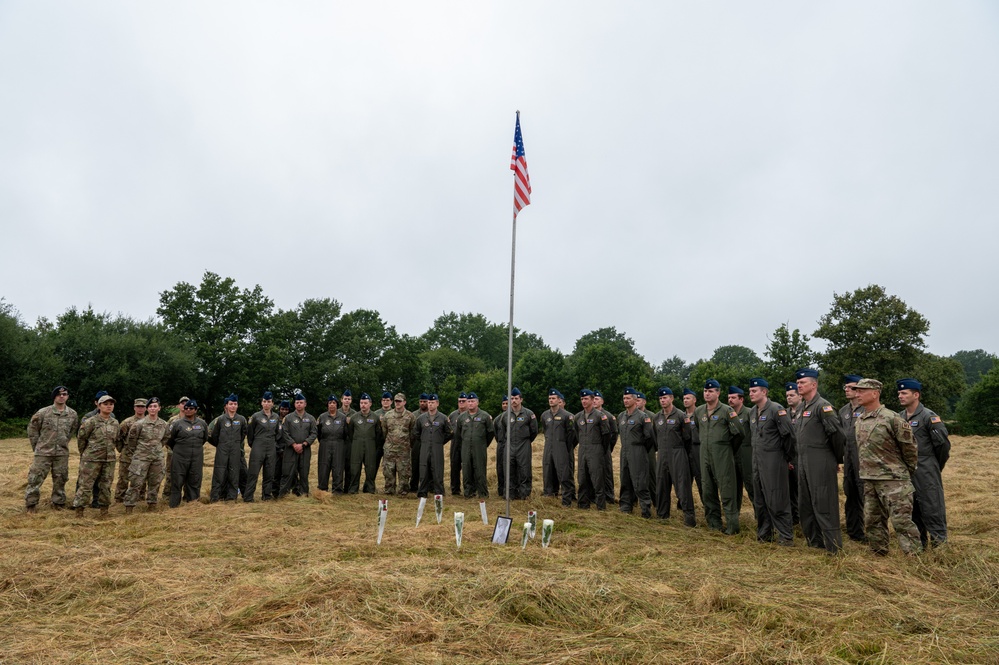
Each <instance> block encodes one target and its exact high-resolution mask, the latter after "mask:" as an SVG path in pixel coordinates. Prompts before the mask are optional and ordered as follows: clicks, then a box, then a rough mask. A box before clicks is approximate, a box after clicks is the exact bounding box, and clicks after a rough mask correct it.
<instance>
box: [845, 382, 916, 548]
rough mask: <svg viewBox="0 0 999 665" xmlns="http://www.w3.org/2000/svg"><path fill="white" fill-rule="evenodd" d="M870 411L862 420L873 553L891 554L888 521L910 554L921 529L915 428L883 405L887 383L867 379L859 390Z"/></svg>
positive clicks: (862, 471)
mask: <svg viewBox="0 0 999 665" xmlns="http://www.w3.org/2000/svg"><path fill="white" fill-rule="evenodd" d="M854 390H856V391H857V396H858V400H859V402H860V406H862V407H864V413H863V414H862V415H861V416H860V417H859V418H858V419H857V422H856V428H857V452H858V454H859V456H860V477H861V478H862V479H863V480H864V527H865V528H866V531H867V542H868V543H869V544H870V547H871V551H872V552H874V553H875V554H878V555H881V556H885V555H887V554H888V521H889V519H890V520H891V524H892V526H893V527H894V528H895V535H896V536H898V544H899V546H900V547H901V548H902V551H903V552H905V553H906V554H919V553H920V552H922V551H923V547H922V545H921V544H920V542H919V529H917V528H916V525H915V524H914V523H913V521H912V495H913V489H912V482H911V480H910V477H911V474H912V472H914V471H915V470H916V461H917V460H918V453H917V451H916V441H915V439H913V437H912V428H911V427H910V426H909V423H908V422H906V421H905V419H904V418H902V416H900V415H898V414H897V413H895V412H894V411H891V410H889V409H888V408H887V407H885V406H884V405H882V404H881V382H880V381H876V380H874V379H863V380H861V381H859V382H858V383H857V386H856V387H855V388H854Z"/></svg>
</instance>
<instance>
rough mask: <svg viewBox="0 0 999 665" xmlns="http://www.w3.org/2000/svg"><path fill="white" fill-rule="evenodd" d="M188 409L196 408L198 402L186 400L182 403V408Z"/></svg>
mask: <svg viewBox="0 0 999 665" xmlns="http://www.w3.org/2000/svg"><path fill="white" fill-rule="evenodd" d="M189 407H190V408H192V409H196V408H198V402H197V401H196V400H193V399H189V400H187V401H186V402H184V408H185V409H186V408H189Z"/></svg>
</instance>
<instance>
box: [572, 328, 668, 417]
mask: <svg viewBox="0 0 999 665" xmlns="http://www.w3.org/2000/svg"><path fill="white" fill-rule="evenodd" d="M570 367H571V369H572V374H573V376H574V377H575V383H574V384H575V386H576V387H579V388H584V387H585V388H591V389H593V390H600V391H601V392H602V393H603V395H604V400H605V402H606V404H607V407H606V408H607V409H608V410H609V411H611V412H612V413H617V412H619V411H621V410H622V409H623V408H624V405H623V403H622V401H621V396H622V394H623V393H624V388H625V387H626V386H633V387H635V388H636V389H638V390H641V391H642V392H645V393H646V394H649V393H650V392H651V391H652V390H653V386H654V382H653V373H652V367H651V366H650V365H649V363H647V362H646V361H645V359H644V358H642V357H641V356H640V355H638V354H637V353H635V352H634V351H633V350H629V349H628V347H625V346H623V345H621V344H615V343H614V342H596V343H588V344H586V345H582V347H581V345H580V344H579V343H577V344H576V350H575V351H573V354H572V356H571V358H570ZM566 397H567V398H568V397H569V395H566ZM573 397H574V396H573ZM576 403H577V402H575V401H574V402H573V404H574V406H575V404H576Z"/></svg>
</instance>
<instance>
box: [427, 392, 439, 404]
mask: <svg viewBox="0 0 999 665" xmlns="http://www.w3.org/2000/svg"><path fill="white" fill-rule="evenodd" d="M427 399H428V400H430V401H431V402H439V401H441V398H440V397H438V396H437V393H430V394H429V395H427Z"/></svg>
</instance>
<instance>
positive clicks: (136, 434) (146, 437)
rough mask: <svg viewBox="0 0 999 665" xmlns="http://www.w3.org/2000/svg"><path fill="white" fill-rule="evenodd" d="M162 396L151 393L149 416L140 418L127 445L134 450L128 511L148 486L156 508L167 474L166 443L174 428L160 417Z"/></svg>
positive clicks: (150, 501) (152, 507)
mask: <svg viewBox="0 0 999 665" xmlns="http://www.w3.org/2000/svg"><path fill="white" fill-rule="evenodd" d="M159 414H160V398H159V397H150V398H149V402H148V404H147V405H146V417H145V418H143V419H142V420H139V421H138V422H136V423H135V424H134V425H133V426H132V427H131V429H129V431H128V441H127V442H126V445H127V446H128V447H129V448H130V449H131V450H132V456H131V458H132V461H131V463H130V464H129V466H128V491H127V492H125V513H126V514H128V513H131V512H132V509H133V508H134V507H135V503H136V501H138V499H139V497H141V496H142V494H143V490H144V489H145V495H146V504H147V505H148V506H149V510H156V497H157V494H158V490H159V486H160V480H161V479H162V476H163V449H164V448H165V447H166V443H167V438H168V437H169V436H170V428H169V425H168V424H167V422H166V421H165V420H163V419H162V418H160V417H159Z"/></svg>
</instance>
